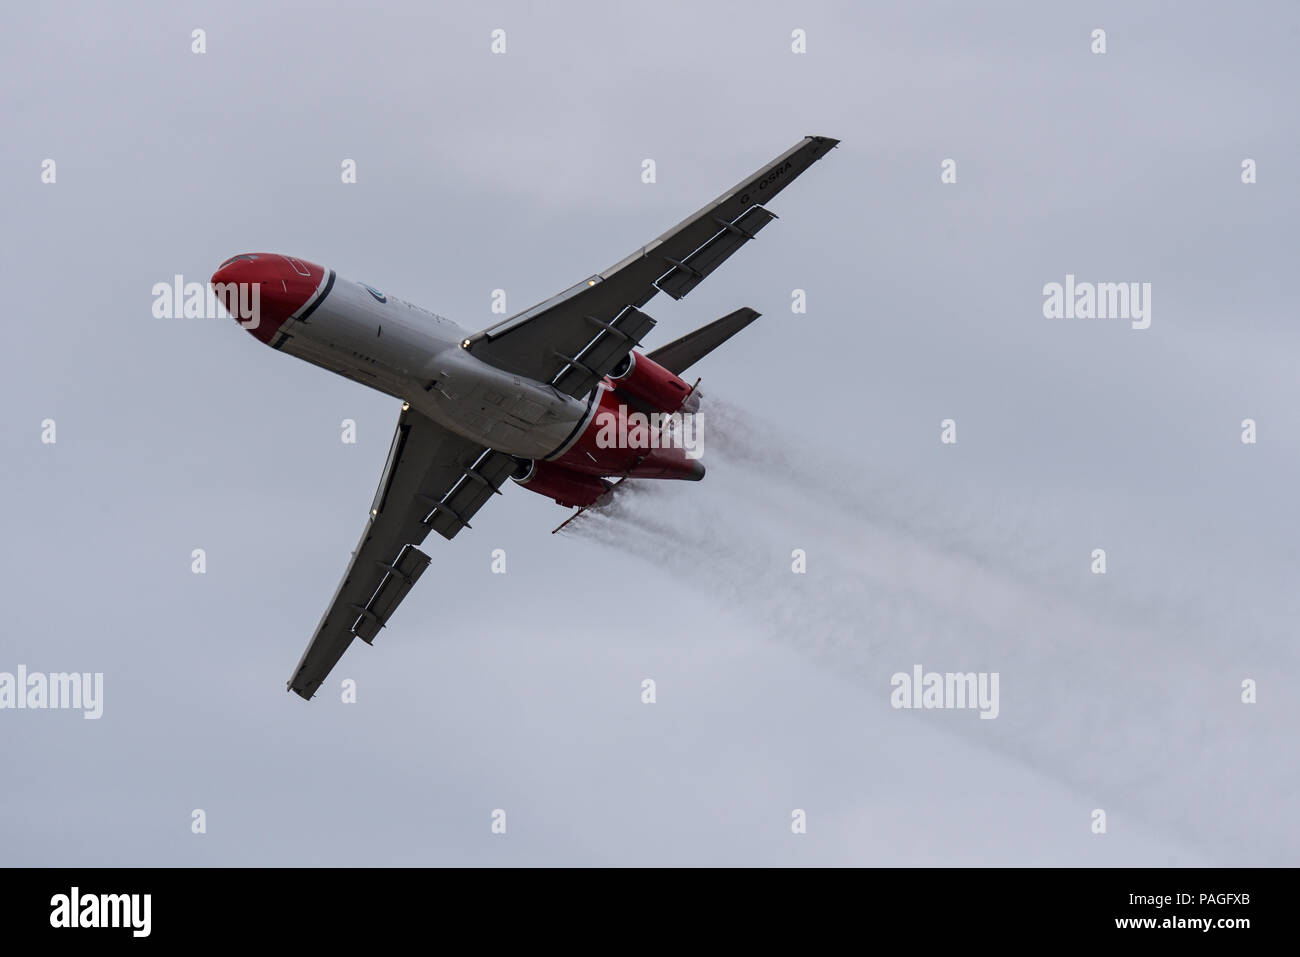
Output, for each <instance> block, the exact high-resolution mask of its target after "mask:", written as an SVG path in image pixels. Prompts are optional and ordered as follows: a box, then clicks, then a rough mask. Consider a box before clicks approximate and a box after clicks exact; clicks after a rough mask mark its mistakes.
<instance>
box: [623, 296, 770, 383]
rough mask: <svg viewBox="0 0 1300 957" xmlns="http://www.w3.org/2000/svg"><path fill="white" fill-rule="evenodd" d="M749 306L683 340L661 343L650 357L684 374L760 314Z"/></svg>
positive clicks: (675, 371) (717, 320)
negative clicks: (663, 344) (662, 344)
mask: <svg viewBox="0 0 1300 957" xmlns="http://www.w3.org/2000/svg"><path fill="white" fill-rule="evenodd" d="M759 315H760V313H758V312H755V311H754V310H753V309H750V308H749V307H748V306H744V307H742V308H740V309H737V310H736V311H735V312H733V313H731V314H729V315H726V316H723V317H722V318H721V319H716V320H714V321H713V322H711V323H709V324H708V325H707V326H701V327H700V328H699V329H696V330H695V331H694V332H688V333H687V334H686V335H684V336H682V337H681V338H680V339H674V340H673V341H672V342H670V343H668V345H666V346H660V347H659V348H658V349H656V350H655V351H654V352H651V353H649V354H648V358H650V359H653V360H654V361H655V362H657V363H659V364H660V365H661V366H663V367H664V368H665V369H667V370H668V371H669V372H671V373H673V374H674V375H681V374H682V373H683V372H685V371H686V370H687V369H689V368H690V367H691V366H693V365H694V364H695V363H697V362H699V361H700V360H701V359H703V358H704V357H705V356H707V355H708V354H709V353H710V352H712V351H713V350H714V349H716V348H718V346H720V345H722V344H723V343H724V342H726V341H727V340H728V339H730V338H731V337H732V336H734V335H735V334H736V333H738V332H739V331H740V330H741V329H744V328H745V327H746V326H747V325H749V324H750V323H751V322H753V321H754V320H755V319H757V318H758V317H759Z"/></svg>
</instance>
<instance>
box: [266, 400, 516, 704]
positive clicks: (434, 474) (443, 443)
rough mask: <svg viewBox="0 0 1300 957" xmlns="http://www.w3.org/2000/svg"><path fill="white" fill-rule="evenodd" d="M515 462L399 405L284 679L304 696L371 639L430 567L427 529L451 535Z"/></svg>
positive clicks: (468, 517)
mask: <svg viewBox="0 0 1300 957" xmlns="http://www.w3.org/2000/svg"><path fill="white" fill-rule="evenodd" d="M513 468H514V460H513V459H511V457H510V456H508V455H505V454H504V453H501V452H494V451H492V450H491V449H488V448H485V447H483V446H481V445H478V444H476V443H474V442H472V441H470V440H469V439H465V438H461V437H460V436H458V435H456V434H454V433H452V432H449V431H448V430H447V429H444V428H443V427H442V426H440V425H438V424H437V423H436V422H434V421H432V420H431V419H429V418H426V417H425V416H423V415H420V414H419V413H418V412H416V411H415V410H413V409H410V408H407V407H405V406H403V410H402V414H401V415H400V416H399V417H398V420H397V431H396V432H395V433H394V435H393V444H392V447H391V449H390V450H389V453H388V462H387V464H386V465H385V466H384V473H383V475H382V477H381V478H380V480H379V489H378V491H377V492H376V493H375V500H374V503H373V504H372V505H371V508H370V514H369V516H368V517H367V518H366V527H365V531H364V532H362V534H361V541H360V542H359V543H358V544H357V547H356V549H355V550H354V551H353V552H352V561H351V563H350V564H349V565H348V570H347V572H346V573H344V575H343V581H342V582H341V583H340V584H339V587H338V591H336V592H335V593H334V599H333V600H332V601H331V602H330V605H329V608H327V609H326V611H325V615H324V617H323V618H321V621H320V625H319V626H317V628H316V634H315V635H314V636H313V637H312V640H311V643H310V644H309V645H308V646H307V650H306V651H305V652H303V656H302V658H301V660H300V661H299V662H298V667H296V668H295V669H294V671H293V677H291V678H290V679H289V690H290V691H293V692H295V693H296V694H298V695H301V696H302V697H303V698H306V699H308V700H310V699H311V697H312V695H314V694H315V693H316V689H317V688H319V687H320V685H321V682H323V681H324V680H325V677H326V676H327V675H328V674H329V673H330V670H331V669H332V668H333V667H334V665H335V664H337V663H338V660H339V658H341V657H342V656H343V652H345V651H346V650H347V648H348V646H349V645H350V644H352V639H353V638H360V639H361V640H362V641H364V642H366V643H367V644H369V643H370V642H372V641H373V640H374V638H375V635H377V634H378V633H379V629H380V628H382V627H383V626H384V624H385V623H386V622H387V621H388V619H389V617H390V616H391V615H392V614H393V611H394V610H395V609H396V608H397V606H398V605H399V604H400V603H401V601H402V599H403V598H405V597H406V595H407V593H408V592H409V591H410V590H411V587H412V586H413V585H414V584H415V582H416V580H417V579H418V578H419V577H420V575H421V574H423V572H424V570H425V568H427V567H428V565H429V556H428V555H426V554H424V552H422V551H420V549H419V548H418V547H417V546H418V545H419V544H420V543H421V542H423V541H424V538H425V536H426V535H428V534H429V532H430V531H435V532H437V533H438V534H440V535H441V536H442V537H443V538H448V539H450V538H454V537H455V535H456V533H457V532H459V531H460V530H461V529H462V528H468V527H469V525H468V522H469V519H470V517H471V516H472V515H473V514H474V513H475V512H477V511H478V510H479V509H480V508H482V506H483V503H484V502H486V501H487V500H488V498H490V497H491V496H492V494H493V493H497V494H500V493H499V492H498V489H499V488H500V487H501V483H502V482H504V481H505V480H506V479H507V478H508V477H509V475H510V472H511V470H512V469H513Z"/></svg>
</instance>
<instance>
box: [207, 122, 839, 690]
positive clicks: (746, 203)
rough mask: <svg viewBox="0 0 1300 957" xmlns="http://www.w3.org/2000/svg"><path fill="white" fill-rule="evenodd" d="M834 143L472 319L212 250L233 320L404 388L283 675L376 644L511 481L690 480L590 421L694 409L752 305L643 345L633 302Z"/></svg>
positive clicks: (739, 232) (566, 501)
mask: <svg viewBox="0 0 1300 957" xmlns="http://www.w3.org/2000/svg"><path fill="white" fill-rule="evenodd" d="M838 143H839V140H835V139H831V138H829V137H825V136H808V137H805V138H804V139H803V140H801V141H800V142H799V143H796V144H795V145H794V146H793V147H791V148H790V149H789V150H787V151H786V152H784V153H782V154H781V155H780V156H778V157H777V158H776V159H774V160H773V161H772V162H770V163H768V164H767V165H766V166H764V167H763V168H762V169H760V170H758V171H757V172H756V173H754V174H753V175H752V176H750V177H748V178H746V179H745V180H743V181H741V182H740V183H738V184H737V185H736V186H735V187H734V188H733V189H730V190H728V191H727V192H725V193H723V194H722V195H721V196H719V197H718V198H717V199H716V200H714V201H713V202H712V203H709V204H708V205H707V206H705V207H704V208H702V209H700V210H699V211H698V212H696V213H695V214H694V215H692V216H689V217H687V218H686V219H684V220H683V221H682V222H680V223H678V224H677V225H676V226H674V227H673V228H672V229H670V230H668V231H667V232H666V233H664V234H663V235H661V236H659V237H658V238H657V239H654V240H652V241H651V242H649V243H648V244H646V245H645V246H642V247H641V248H639V249H637V250H636V251H635V252H633V253H632V254H631V255H629V256H628V257H627V258H625V259H623V260H621V261H620V262H618V263H616V264H615V265H613V266H611V267H610V268H609V269H606V270H605V271H604V272H599V273H596V274H595V275H592V276H589V277H587V278H586V279H584V280H582V281H581V282H579V283H578V284H577V285H575V286H572V287H570V288H568V289H565V290H564V291H563V292H561V293H559V294H557V295H555V296H552V297H551V298H549V299H547V300H545V301H543V302H540V303H538V304H537V305H535V306H533V307H532V308H530V309H525V310H524V311H523V312H521V313H518V314H517V315H514V316H511V317H510V318H508V319H505V320H503V321H501V322H499V323H496V324H495V325H492V326H489V327H487V328H486V329H483V330H482V331H480V332H474V333H471V332H469V331H468V330H466V329H463V328H461V327H460V326H458V325H456V324H455V323H454V322H452V321H451V320H449V319H446V318H444V317H442V316H439V315H435V314H434V313H432V312H429V311H428V310H426V309H423V308H421V307H419V306H416V305H413V304H412V303H409V302H405V301H403V300H401V299H398V298H397V297H396V296H391V295H387V294H385V293H383V292H381V291H379V290H378V289H375V288H374V287H373V286H369V285H366V284H365V283H362V282H354V281H350V280H346V279H343V278H341V277H340V276H338V275H337V274H336V273H335V271H334V270H333V269H328V268H326V267H324V266H318V265H316V264H315V263H313V262H309V261H308V260H305V259H299V258H297V257H294V256H285V255H279V254H273V253H243V254H240V255H237V256H232V257H231V258H230V259H227V260H226V261H225V262H223V263H222V264H221V266H220V267H219V268H218V269H217V271H216V272H215V273H214V274H213V276H212V279H211V283H212V288H213V290H214V292H215V294H216V296H217V298H218V299H220V300H221V301H222V302H223V304H224V305H225V307H226V309H227V311H228V312H229V313H230V314H231V315H232V316H235V317H236V318H237V319H238V318H239V316H240V314H241V312H240V311H237V310H241V307H243V306H246V305H247V304H248V302H249V301H250V300H251V301H252V302H253V303H256V304H257V307H258V308H257V314H256V317H255V321H248V322H244V321H242V320H241V325H244V327H245V328H246V329H247V331H248V332H250V333H251V334H252V335H253V337H254V338H256V339H257V340H258V341H260V342H262V343H264V344H266V345H269V346H270V347H271V348H272V349H277V350H279V351H281V352H285V353H288V354H289V355H291V356H296V357H297V358H299V359H303V360H305V361H307V362H310V363H312V364H313V365H317V366H320V367H321V368H323V369H328V370H329V371H331V372H335V373H337V374H339V375H341V376H344V377H346V378H348V379H351V380H352V381H354V382H359V383H361V384H362V385H367V386H369V387H371V388H372V389H377V390H379V391H380V392H383V393H386V394H388V395H391V396H393V397H394V398H396V399H399V400H401V402H402V408H401V413H400V415H399V416H398V419H397V430H396V432H395V433H394V435H393V441H392V445H391V447H390V449H389V452H388V460H387V462H386V464H385V465H384V470H383V474H382V475H381V477H380V480H379V488H378V490H377V491H376V493H375V498H374V501H373V502H372V503H371V506H370V514H369V516H368V517H367V519H366V525H365V530H364V531H363V533H362V535H361V541H360V542H359V543H358V544H357V547H356V548H355V549H354V550H353V552H352V559H351V561H350V563H349V564H348V568H347V571H346V572H345V573H344V575H343V581H342V582H340V584H339V586H338V589H337V591H335V593H334V598H333V599H332V600H331V601H330V604H329V607H328V608H326V610H325V614H324V616H323V617H322V618H321V620H320V624H319V625H318V626H317V628H316V632H315V634H314V635H313V636H312V639H311V641H310V643H309V644H308V645H307V649H306V651H305V652H303V655H302V658H301V659H300V660H299V662H298V665H297V667H295V668H294V670H293V674H292V675H291V676H290V678H289V681H288V690H290V691H293V692H294V693H296V694H297V695H299V696H300V697H302V698H304V699H306V700H311V698H312V696H313V695H315V693H316V691H317V690H318V689H319V688H320V686H321V684H322V682H324V680H325V678H326V677H327V676H328V675H329V673H330V671H331V670H332V669H333V668H334V666H335V665H336V664H337V663H338V661H339V659H340V658H341V657H342V656H343V653H344V652H345V651H346V650H347V649H348V647H349V646H350V645H351V644H352V640H353V639H354V638H360V639H361V640H362V641H364V642H365V643H366V644H371V643H373V641H374V639H375V637H376V635H377V634H378V633H379V630H380V629H381V628H382V627H384V625H385V624H387V623H388V621H389V619H390V618H391V617H392V615H393V612H394V611H395V610H396V608H397V606H398V605H399V604H401V602H402V600H403V599H404V598H405V597H406V595H407V594H408V593H409V592H410V590H411V588H412V587H413V586H414V585H415V583H416V581H417V580H419V578H420V576H421V575H422V574H423V573H424V571H425V569H427V568H428V567H429V564H430V561H431V559H430V557H429V556H428V555H427V554H425V553H424V552H423V551H421V550H420V547H419V546H420V545H421V544H423V542H424V539H425V537H426V536H427V535H428V533H429V532H430V531H434V532H437V533H438V534H439V535H441V536H442V537H443V538H446V539H452V538H454V537H455V536H456V535H457V533H459V532H460V531H461V529H464V528H469V527H470V526H469V520H470V519H471V518H472V517H473V516H474V514H475V513H476V512H477V511H478V510H479V509H480V508H481V507H482V506H483V505H484V503H486V502H487V501H488V499H490V498H491V497H492V496H493V495H494V494H496V495H499V494H501V486H502V485H503V484H504V483H505V481H506V480H507V479H513V480H514V481H515V482H516V483H517V484H519V485H522V486H523V487H524V488H526V489H529V490H530V491H533V492H537V493H539V494H542V495H545V496H547V497H549V498H552V499H554V500H555V501H556V502H558V503H559V504H561V505H564V506H566V507H574V508H578V509H584V508H587V507H589V506H593V505H598V504H600V503H601V502H602V500H607V498H608V493H609V491H610V489H611V488H612V487H613V485H614V484H616V483H617V482H618V481H622V480H623V479H625V478H633V479H679V480H687V481H691V480H694V481H698V480H699V479H701V478H703V476H704V467H703V465H702V464H701V463H700V461H699V459H698V458H692V457H690V456H689V455H687V454H686V451H685V450H684V449H683V448H682V447H681V446H680V445H674V444H673V443H666V444H660V447H657V448H644V447H638V448H632V447H622V446H625V445H626V446H630V445H632V444H633V443H632V442H626V443H614V445H613V446H611V445H610V443H609V442H608V441H598V440H597V439H598V436H597V432H598V425H597V423H598V422H606V421H608V418H607V416H608V415H617V414H618V411H619V408H620V407H623V408H624V410H626V409H634V410H636V411H639V412H641V413H642V415H643V416H648V415H649V414H650V413H659V414H660V415H661V416H664V415H671V414H676V413H691V412H694V411H695V410H696V409H697V408H698V406H699V392H698V390H697V389H696V388H695V387H694V386H692V385H690V384H688V383H687V382H686V380H684V379H683V378H681V376H682V374H683V373H684V372H686V370H687V369H689V368H690V367H691V366H692V365H694V364H695V363H696V362H697V361H699V360H700V359H701V358H703V357H704V356H706V355H707V354H708V353H710V352H712V351H713V350H714V349H715V348H717V347H718V346H719V345H721V344H722V343H723V342H725V341H726V340H727V339H729V338H731V337H732V336H733V335H735V334H736V333H737V332H739V331H740V330H741V329H743V328H744V327H745V326H747V325H749V324H750V323H751V322H753V321H754V320H755V319H756V318H758V315H759V314H758V313H757V312H755V311H754V310H753V309H749V308H742V309H738V310H736V311H735V312H732V313H730V314H728V315H726V316H723V317H722V318H721V319H718V320H715V321H714V322H711V323H709V324H707V325H705V326H703V327H701V328H699V329H697V330H695V331H694V332H691V333H688V334H687V335H685V336H682V337H681V338H680V339H677V340H675V341H673V342H670V343H668V344H667V345H663V346H660V347H659V348H657V349H655V350H653V351H651V352H648V353H642V352H641V351H639V349H638V347H639V346H640V344H641V341H642V340H643V339H644V338H645V336H646V334H647V333H649V332H650V330H651V329H652V328H653V327H654V325H655V320H654V319H652V318H651V317H650V316H648V315H646V314H645V313H644V312H642V311H641V309H642V307H643V306H645V305H646V303H648V302H649V301H650V300H651V299H653V298H654V296H655V295H656V294H657V293H659V292H664V293H667V294H668V295H669V296H670V297H671V298H673V299H681V298H682V297H683V296H685V295H686V294H687V293H689V292H690V291H691V290H692V289H694V288H695V287H696V286H697V285H698V284H699V283H700V282H701V281H702V280H703V279H704V278H705V277H706V276H708V275H709V274H710V273H712V272H713V271H714V270H715V269H717V268H718V266H719V265H721V264H722V263H723V261H725V260H726V259H727V258H728V257H729V256H731V254H732V253H734V252H735V251H736V250H738V249H739V248H740V247H741V246H743V245H744V244H745V243H747V242H749V241H750V240H752V239H753V238H754V237H755V236H756V235H757V233H758V232H759V230H761V229H762V228H763V227H764V226H766V225H767V224H768V223H769V222H770V221H771V220H773V219H775V218H776V214H775V213H772V212H771V211H769V210H768V209H767V208H766V207H765V206H764V205H763V204H764V203H766V202H767V201H769V200H770V199H771V198H772V197H774V196H775V195H776V194H777V193H779V192H780V191H781V190H783V189H784V188H785V187H786V186H788V185H789V184H790V182H791V181H792V180H794V179H795V177H797V176H798V175H799V174H800V173H802V172H803V171H804V170H806V169H807V168H808V167H809V166H811V165H812V164H813V163H814V162H816V161H817V160H819V159H821V157H822V156H824V155H825V154H826V153H827V152H829V151H830V150H831V149H833V148H834V147H835V146H836V145H837V144H838ZM241 286H242V289H241ZM249 290H253V292H255V293H256V296H257V298H253V296H252V295H251V294H249ZM241 296H243V297H245V298H243V299H242V300H241V298H240V297H241ZM242 311H246V310H242ZM246 318H252V317H246ZM697 384H698V380H697ZM625 415H626V411H625ZM636 444H638V445H640V444H641V443H636ZM651 444H656V443H651ZM610 479H615V480H616V481H615V482H613V483H612V482H611V481H610Z"/></svg>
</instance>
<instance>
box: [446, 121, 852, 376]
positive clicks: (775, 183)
mask: <svg viewBox="0 0 1300 957" xmlns="http://www.w3.org/2000/svg"><path fill="white" fill-rule="evenodd" d="M838 142H839V140H834V139H830V138H829V137H826V136H808V137H805V138H804V139H803V140H802V141H801V142H799V143H796V144H795V145H794V146H793V147H791V148H790V149H788V150H786V151H785V152H784V153H782V154H781V155H780V156H778V157H777V158H776V159H774V160H773V161H772V162H770V163H768V164H767V165H766V166H764V167H763V168H762V169H760V170H759V171H758V172H756V173H755V174H754V175H753V176H750V177H748V178H747V179H745V180H743V181H742V182H740V183H738V184H736V186H735V187H733V188H732V189H730V190H728V191H727V192H725V193H723V194H722V195H721V196H719V197H718V198H717V199H715V200H714V201H713V202H712V203H709V205H707V206H705V207H704V208H703V209H701V210H699V211H698V212H696V213H695V214H694V215H692V216H689V217H687V218H686V219H684V220H682V221H681V222H680V223H678V224H677V225H676V226H674V227H673V228H672V229H670V230H668V232H666V233H664V234H663V235H662V236H660V237H659V238H658V239H655V240H653V241H652V242H650V243H649V244H647V245H645V246H642V247H641V248H640V249H638V250H636V252H634V253H632V255H630V256H628V257H627V258H626V259H624V260H622V261H621V262H619V263H616V264H615V265H613V266H611V267H610V268H609V269H606V270H605V271H604V272H602V273H597V274H596V275H594V276H591V277H589V278H587V279H585V280H583V281H582V282H580V283H578V284H577V285H576V286H573V287H572V288H570V289H567V290H565V291H564V292H562V293H560V294H559V295H557V296H553V297H552V298H550V299H548V300H546V301H545V302H542V303H539V304H537V305H536V306H533V307H532V308H531V309H527V310H525V311H524V312H521V313H519V314H518V315H515V316H512V317H510V318H509V319H506V320H505V321H503V322H499V323H497V324H496V325H494V326H489V327H488V328H487V329H484V330H483V331H482V332H479V333H476V334H475V335H473V336H471V337H470V338H469V340H468V341H467V345H466V348H468V349H469V350H470V351H472V352H473V353H474V355H475V356H477V357H478V358H480V359H482V360H483V361H485V362H488V363H490V364H492V365H494V366H497V367H498V368H500V369H504V370H506V371H508V372H513V373H515V374H517V375H523V376H527V377H528V378H531V379H536V380H538V381H541V382H549V383H551V384H552V385H554V386H555V387H556V388H557V389H558V390H559V391H561V392H564V393H566V394H568V395H571V396H574V397H575V398H580V397H582V396H584V395H586V394H587V393H588V392H590V391H591V389H592V387H593V386H595V384H596V383H597V382H599V381H600V380H601V379H602V378H604V376H605V375H606V373H608V372H610V371H611V370H612V369H613V368H614V367H615V366H616V365H618V363H619V362H620V361H621V360H622V359H623V357H624V356H625V355H627V353H628V352H630V351H631V350H632V349H633V348H635V347H636V346H637V345H638V344H639V343H640V341H641V339H642V338H643V337H644V336H645V334H646V333H647V332H649V331H650V329H651V328H652V327H653V326H654V320H653V319H651V318H650V317H649V316H647V315H646V314H645V313H643V312H641V311H640V307H641V306H644V305H645V304H646V303H647V302H649V301H650V300H651V299H652V298H653V297H654V295H655V293H657V292H666V293H668V295H670V296H672V297H673V298H674V299H681V298H682V297H683V296H685V295H686V294H687V293H688V292H690V291H691V290H692V289H694V288H695V287H696V286H697V285H698V284H699V283H700V281H701V280H703V279H704V277H705V276H707V275H709V273H711V272H713V270H715V269H716V268H718V266H720V265H721V264H722V263H723V262H724V261H725V260H726V259H727V258H728V257H729V256H730V255H731V254H732V253H734V252H735V251H736V250H737V249H739V248H740V247H741V246H743V245H744V244H745V243H747V242H748V241H749V240H751V239H753V238H754V236H755V234H756V233H757V232H758V231H759V230H760V229H762V228H763V227H764V226H766V225H767V224H768V223H769V222H771V221H772V220H773V219H775V218H776V214H775V213H772V212H770V211H768V210H767V209H766V208H764V206H763V203H765V202H767V201H768V200H770V199H771V198H772V197H773V196H775V195H776V194H777V193H779V192H780V191H781V190H783V189H784V188H785V187H786V184H788V183H789V182H790V181H791V180H793V179H794V178H795V177H796V176H798V175H799V174H800V173H802V172H803V171H804V170H806V169H807V168H808V167H809V166H811V165H812V164H813V163H814V162H816V161H817V160H819V159H821V157H822V156H824V155H825V154H826V153H827V152H828V151H829V150H830V149H832V148H833V147H834V146H835V145H836V144H837V143H838Z"/></svg>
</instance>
